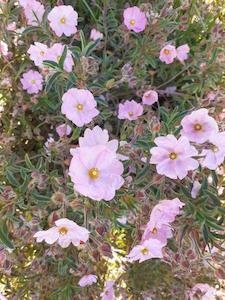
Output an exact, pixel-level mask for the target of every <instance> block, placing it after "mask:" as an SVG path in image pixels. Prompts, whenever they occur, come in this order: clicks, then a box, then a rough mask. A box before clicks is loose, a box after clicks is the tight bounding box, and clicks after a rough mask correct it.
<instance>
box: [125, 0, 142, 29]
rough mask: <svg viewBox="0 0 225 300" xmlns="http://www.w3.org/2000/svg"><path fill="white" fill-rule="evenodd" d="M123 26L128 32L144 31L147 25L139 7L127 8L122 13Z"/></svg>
mask: <svg viewBox="0 0 225 300" xmlns="http://www.w3.org/2000/svg"><path fill="white" fill-rule="evenodd" d="M123 18H124V24H125V25H126V27H127V28H128V29H129V30H133V31H135V32H141V31H144V30H145V27H146V25H147V18H146V15H145V13H144V12H143V11H141V10H140V8H139V7H137V6H133V7H128V8H126V9H125V10H124V12H123Z"/></svg>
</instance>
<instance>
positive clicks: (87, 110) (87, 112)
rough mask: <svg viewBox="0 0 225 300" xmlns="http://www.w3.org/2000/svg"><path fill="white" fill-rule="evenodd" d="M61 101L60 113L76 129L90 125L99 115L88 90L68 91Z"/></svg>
mask: <svg viewBox="0 0 225 300" xmlns="http://www.w3.org/2000/svg"><path fill="white" fill-rule="evenodd" d="M62 101H63V103H62V106H61V112H62V113H63V114H65V115H66V117H67V118H68V119H69V120H70V121H72V122H73V123H74V124H75V125H76V126H78V127H82V126H84V125H85V124H88V123H90V122H91V121H92V120H93V118H94V117H96V116H97V115H98V114H99V111H98V110H97V109H96V106H97V102H96V101H95V98H94V96H93V94H92V93H91V92H90V91H88V90H83V89H76V88H72V89H69V90H68V91H67V92H66V93H65V94H64V95H63V97H62Z"/></svg>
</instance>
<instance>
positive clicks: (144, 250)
mask: <svg viewBox="0 0 225 300" xmlns="http://www.w3.org/2000/svg"><path fill="white" fill-rule="evenodd" d="M148 252H149V250H148V248H146V247H145V248H142V249H141V253H142V254H143V255H147V254H148Z"/></svg>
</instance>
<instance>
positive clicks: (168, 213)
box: [147, 198, 185, 234]
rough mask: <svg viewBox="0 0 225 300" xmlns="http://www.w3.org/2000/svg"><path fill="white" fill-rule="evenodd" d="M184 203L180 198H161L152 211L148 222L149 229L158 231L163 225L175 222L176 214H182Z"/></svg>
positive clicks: (154, 231)
mask: <svg viewBox="0 0 225 300" xmlns="http://www.w3.org/2000/svg"><path fill="white" fill-rule="evenodd" d="M184 205H185V204H184V203H183V202H181V201H180V200H179V199H178V198H175V199H173V200H161V201H160V202H159V203H158V204H157V205H155V206H154V208H153V210H152V212H151V215H150V220H149V222H148V224H147V228H148V231H151V232H153V233H157V231H158V230H159V229H160V228H161V227H163V225H166V226H168V225H169V224H170V223H172V222H174V221H175V218H176V216H178V215H180V214H181V212H182V211H181V208H182V207H183V206H184ZM168 234H169V233H168Z"/></svg>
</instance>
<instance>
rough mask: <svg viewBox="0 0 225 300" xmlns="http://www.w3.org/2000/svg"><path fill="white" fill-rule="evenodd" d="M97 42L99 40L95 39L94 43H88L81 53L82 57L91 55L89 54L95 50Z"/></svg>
mask: <svg viewBox="0 0 225 300" xmlns="http://www.w3.org/2000/svg"><path fill="white" fill-rule="evenodd" d="M99 42H100V39H97V40H96V41H94V42H90V43H88V44H87V46H86V47H85V48H84V50H83V51H82V53H83V55H85V56H89V55H90V54H91V52H93V51H94V50H95V49H96V47H97V46H98V44H99Z"/></svg>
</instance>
